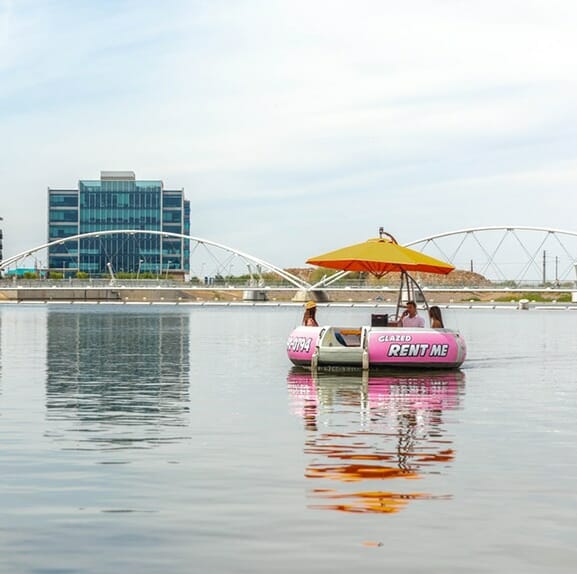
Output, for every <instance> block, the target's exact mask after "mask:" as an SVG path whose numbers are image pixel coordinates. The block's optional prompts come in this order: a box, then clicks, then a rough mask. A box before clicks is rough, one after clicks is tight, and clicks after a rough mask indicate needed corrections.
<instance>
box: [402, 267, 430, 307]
mask: <svg viewBox="0 0 577 574" xmlns="http://www.w3.org/2000/svg"><path fill="white" fill-rule="evenodd" d="M406 275H407V281H408V280H409V279H410V280H411V282H412V284H413V285H414V286H415V287H416V288H417V290H418V291H419V293H420V294H421V297H422V298H423V302H424V303H425V309H426V310H427V311H428V310H429V303H428V302H427V298H426V297H425V294H424V293H423V290H422V289H421V286H420V285H419V284H418V283H417V281H416V280H415V279H413V277H411V276H410V275H409V274H408V273H407V274H406Z"/></svg>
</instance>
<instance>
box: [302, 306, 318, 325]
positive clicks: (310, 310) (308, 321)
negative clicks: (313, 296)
mask: <svg viewBox="0 0 577 574" xmlns="http://www.w3.org/2000/svg"><path fill="white" fill-rule="evenodd" d="M316 315H317V304H316V303H315V302H314V301H307V303H306V304H305V314H304V316H303V325H305V327H318V326H319V324H318V323H317V318H316Z"/></svg>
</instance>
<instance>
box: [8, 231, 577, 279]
mask: <svg viewBox="0 0 577 574" xmlns="http://www.w3.org/2000/svg"><path fill="white" fill-rule="evenodd" d="M139 234H142V235H149V236H150V235H159V236H161V237H165V238H172V239H180V240H183V241H189V242H190V243H189V245H190V276H191V277H197V278H200V280H202V281H205V278H206V279H209V278H210V279H213V278H215V277H217V278H220V279H222V280H223V281H225V280H226V279H227V278H229V279H230V278H232V277H235V276H243V277H244V278H245V279H246V282H247V284H249V285H253V286H261V287H262V286H265V285H270V284H271V283H276V284H278V283H279V282H280V283H281V284H284V285H286V286H290V287H292V288H297V289H304V290H311V289H321V288H323V287H327V286H329V285H332V284H335V285H337V284H340V285H342V284H343V282H344V281H345V280H346V279H345V275H346V274H340V275H338V276H335V275H331V276H329V277H325V278H323V279H321V280H320V281H317V282H315V283H309V282H308V281H306V280H305V279H303V278H302V277H299V276H298V275H296V274H294V273H290V272H289V271H287V270H285V269H282V268H281V267H279V266H277V265H275V264H273V263H270V262H268V261H265V260H263V259H261V258H259V257H256V256H253V255H250V254H248V253H244V252H242V251H239V250H238V249H235V248H233V247H230V246H227V245H223V244H221V243H217V242H215V241H211V240H208V239H203V238H200V237H194V236H191V235H183V234H179V233H170V232H164V231H150V230H137V229H116V230H109V231H98V232H90V233H83V234H78V235H74V236H71V237H66V238H62V239H58V240H55V241H52V242H48V243H44V244H42V245H38V246H36V247H32V248H31V249H28V250H26V251H23V252H21V253H18V254H16V255H13V256H11V257H7V258H5V259H4V260H2V261H0V271H9V270H11V269H14V268H25V267H27V268H34V269H44V268H45V267H46V265H45V264H44V263H43V261H44V260H47V256H46V254H47V251H48V248H49V247H51V246H53V245H59V246H62V248H64V249H67V248H68V249H69V250H70V253H74V252H77V251H78V244H79V240H80V239H85V238H100V237H104V236H107V235H118V236H121V237H124V238H125V240H126V242H127V243H128V242H129V241H132V242H134V237H135V236H136V235H139ZM353 242H354V241H352V242H351V243H353ZM405 245H406V246H410V247H411V248H413V249H416V250H418V251H421V252H423V253H427V254H429V255H431V256H433V257H437V258H440V259H443V260H445V261H448V262H450V263H451V264H452V265H454V266H455V267H456V268H457V269H460V270H465V271H469V272H474V273H477V274H479V276H483V277H484V278H486V279H489V280H490V281H492V282H494V283H495V284H496V286H499V285H501V286H503V287H507V286H509V287H511V286H517V285H535V286H537V285H540V286H543V287H546V286H553V287H560V286H564V285H570V286H573V285H574V283H575V278H576V275H575V273H576V270H577V267H576V264H577V232H573V231H566V230H561V229H551V228H545V227H528V226H491V227H477V228H468V229H460V230H455V231H448V232H444V233H440V234H437V235H432V236H429V237H425V238H422V239H417V240H415V241H411V242H409V243H406V244H405ZM337 247H339V246H337V245H335V248H337ZM122 248H123V246H122V244H119V246H118V248H117V251H116V252H111V253H106V254H105V255H106V258H107V260H108V264H109V269H110V273H111V274H112V275H113V274H114V271H116V272H118V271H132V272H133V273H135V272H136V271H137V270H136V269H131V270H130V269H128V270H123V269H118V268H116V267H115V262H116V261H117V260H118V258H119V256H120V253H121V252H122ZM75 250H76V251H75ZM44 257H45V259H43V258H44ZM166 259H168V258H165V261H164V262H161V263H160V264H159V265H158V266H157V269H156V276H157V277H158V278H161V277H164V276H165V277H168V274H169V271H170V272H172V271H173V269H172V268H171V267H170V263H171V262H170V261H167V260H166ZM142 261H144V260H140V259H139V263H138V274H140V263H141V262H142ZM337 277H339V278H341V279H342V281H340V282H339V283H337V282H336V278H337ZM273 278H274V279H273ZM275 279H276V281H275Z"/></svg>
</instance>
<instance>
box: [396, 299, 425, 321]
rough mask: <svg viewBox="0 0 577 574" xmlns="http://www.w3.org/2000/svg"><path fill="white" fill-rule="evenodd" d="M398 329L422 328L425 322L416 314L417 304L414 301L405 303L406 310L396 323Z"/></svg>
mask: <svg viewBox="0 0 577 574" xmlns="http://www.w3.org/2000/svg"><path fill="white" fill-rule="evenodd" d="M398 326H399V327H424V326H425V320H424V319H423V318H422V317H421V316H420V315H419V314H418V313H417V304H416V303H415V302H414V301H407V305H406V309H405V310H404V311H403V314H402V315H401V318H400V319H399V322H398Z"/></svg>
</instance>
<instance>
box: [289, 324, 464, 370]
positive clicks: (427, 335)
mask: <svg viewBox="0 0 577 574" xmlns="http://www.w3.org/2000/svg"><path fill="white" fill-rule="evenodd" d="M287 354H288V358H289V359H290V361H291V362H292V363H293V364H294V365H297V366H301V367H310V368H313V369H315V368H317V367H339V366H342V367H359V368H362V369H369V368H376V367H405V368H406V367H408V368H443V369H447V368H458V367H460V366H461V364H462V363H463V361H464V360H465V358H466V355H467V347H466V344H465V341H464V339H463V338H462V337H461V335H460V334H459V333H458V332H456V331H452V330H451V329H419V328H399V327H367V326H364V327H360V328H345V327H332V326H322V327H302V326H301V327H297V328H296V329H295V330H294V331H293V332H292V333H291V334H290V336H289V338H288V341H287Z"/></svg>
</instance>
